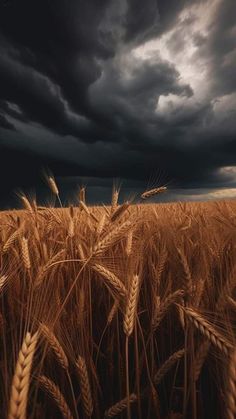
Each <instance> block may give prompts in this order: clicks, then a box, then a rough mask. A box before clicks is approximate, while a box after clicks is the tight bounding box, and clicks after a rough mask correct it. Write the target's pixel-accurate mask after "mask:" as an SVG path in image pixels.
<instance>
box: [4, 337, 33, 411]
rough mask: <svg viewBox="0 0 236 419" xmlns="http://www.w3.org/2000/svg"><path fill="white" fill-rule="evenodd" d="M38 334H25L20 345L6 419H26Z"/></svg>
mask: <svg viewBox="0 0 236 419" xmlns="http://www.w3.org/2000/svg"><path fill="white" fill-rule="evenodd" d="M37 338H38V334H37V333H35V334H34V335H31V334H30V333H29V332H27V333H26V336H25V339H24V341H23V343H22V346H21V349H20V352H19V355H18V360H17V363H16V367H15V373H14V376H13V380H12V386H11V398H10V403H9V413H8V419H26V409H27V398H28V391H29V381H30V371H31V367H32V362H33V356H34V353H35V349H36V344H37Z"/></svg>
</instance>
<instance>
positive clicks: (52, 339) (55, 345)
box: [39, 324, 69, 370]
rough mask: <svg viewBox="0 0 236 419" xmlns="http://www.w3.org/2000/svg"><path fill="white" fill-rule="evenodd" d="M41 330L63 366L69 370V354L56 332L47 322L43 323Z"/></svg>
mask: <svg viewBox="0 0 236 419" xmlns="http://www.w3.org/2000/svg"><path fill="white" fill-rule="evenodd" d="M39 330H40V332H41V333H42V335H43V336H44V338H45V339H46V340H47V342H48V343H49V345H50V348H51V349H52V350H53V352H54V354H55V356H56V358H57V360H58V362H59V364H60V365H61V367H62V368H63V369H65V370H67V369H68V366H69V363H68V359H67V356H66V354H65V352H64V350H63V349H62V347H61V345H60V343H59V341H58V340H57V338H56V336H55V335H54V333H53V332H52V331H51V330H50V329H49V328H48V327H47V326H46V325H45V324H41V325H40V327H39Z"/></svg>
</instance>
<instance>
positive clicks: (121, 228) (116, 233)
mask: <svg viewBox="0 0 236 419" xmlns="http://www.w3.org/2000/svg"><path fill="white" fill-rule="evenodd" d="M131 226H132V223H131V222H130V221H129V220H127V221H125V222H124V223H122V224H120V225H118V226H116V227H114V228H113V229H111V230H110V231H109V232H108V233H107V234H106V235H105V236H104V237H103V238H101V240H100V241H99V242H98V243H96V244H95V246H94V249H93V255H94V256H97V255H99V254H101V253H103V252H104V251H105V250H107V249H108V248H109V247H111V246H113V245H114V243H116V242H117V241H118V240H119V239H120V238H121V237H123V235H124V234H126V233H127V232H128V231H129V229H130V228H131Z"/></svg>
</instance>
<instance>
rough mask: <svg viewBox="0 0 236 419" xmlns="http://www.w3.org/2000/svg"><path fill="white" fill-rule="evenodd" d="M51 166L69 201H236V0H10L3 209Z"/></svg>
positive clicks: (3, 91)
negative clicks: (150, 197)
mask: <svg viewBox="0 0 236 419" xmlns="http://www.w3.org/2000/svg"><path fill="white" fill-rule="evenodd" d="M45 169H47V170H48V169H49V170H51V172H52V173H53V174H54V175H55V178H56V180H57V182H58V184H59V187H60V188H61V193H62V195H63V199H64V200H66V199H68V197H69V196H72V195H73V194H74V195H75V194H76V193H77V191H78V187H79V185H81V184H85V185H86V186H87V189H88V191H89V199H90V201H91V202H107V200H109V199H110V195H111V187H112V184H113V182H114V180H115V181H116V182H117V183H118V184H119V185H121V186H122V190H123V193H124V195H125V194H126V195H127V196H131V195H132V194H136V195H137V196H138V194H139V193H140V192H142V191H144V190H145V189H147V188H150V187H155V186H161V185H166V186H167V187H168V192H167V193H166V194H164V195H162V197H161V198H160V199H161V200H164V201H171V200H172V201H176V200H202V199H218V198H231V197H236V189H235V188H236V1H235V0H145V1H143V0H70V1H68V0H40V1H38V0H35V1H32V0H20V1H19V0H0V176H1V177H0V179H1V181H0V207H7V206H11V205H12V206H14V205H15V191H16V190H18V189H19V188H20V189H21V190H23V191H36V193H37V196H39V199H41V198H42V197H43V196H44V194H45V193H46V192H45V190H46V189H45V188H46V187H45V184H44V181H43V176H42V172H43V170H45ZM158 199H159V198H158Z"/></svg>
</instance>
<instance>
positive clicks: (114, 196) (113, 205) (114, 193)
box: [111, 188, 119, 212]
mask: <svg viewBox="0 0 236 419" xmlns="http://www.w3.org/2000/svg"><path fill="white" fill-rule="evenodd" d="M118 198H119V190H117V189H115V188H113V191H112V198H111V212H114V211H115V209H116V207H117V204H118Z"/></svg>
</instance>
